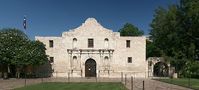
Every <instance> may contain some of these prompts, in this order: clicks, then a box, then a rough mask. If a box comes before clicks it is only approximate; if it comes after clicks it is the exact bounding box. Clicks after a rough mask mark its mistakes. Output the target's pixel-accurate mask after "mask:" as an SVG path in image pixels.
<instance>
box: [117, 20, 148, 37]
mask: <svg viewBox="0 0 199 90" xmlns="http://www.w3.org/2000/svg"><path fill="white" fill-rule="evenodd" d="M119 32H120V36H141V35H143V34H144V32H143V31H141V30H139V29H138V28H137V27H136V26H134V25H132V24H130V23H126V24H125V25H124V27H123V28H121V29H120V30H119Z"/></svg>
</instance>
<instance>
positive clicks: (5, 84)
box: [0, 78, 191, 90]
mask: <svg viewBox="0 0 199 90" xmlns="http://www.w3.org/2000/svg"><path fill="white" fill-rule="evenodd" d="M143 80H144V86H145V87H144V90H191V89H188V88H184V87H181V86H177V85H172V84H168V83H163V82H159V81H155V80H151V79H134V80H133V88H132V89H131V79H130V78H128V79H126V84H125V80H124V79H123V84H124V85H125V86H126V87H127V88H128V89H129V90H143ZM42 82H121V79H120V78H70V79H69V78H37V79H14V78H12V79H8V80H2V79H0V90H12V89H14V88H18V87H23V86H26V85H32V84H37V83H42Z"/></svg>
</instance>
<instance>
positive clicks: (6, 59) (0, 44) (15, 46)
mask: <svg viewBox="0 0 199 90" xmlns="http://www.w3.org/2000/svg"><path fill="white" fill-rule="evenodd" d="M0 48H1V49H0V63H1V64H5V65H8V66H9V65H15V66H16V67H24V66H28V65H41V64H44V63H45V62H47V55H46V53H45V50H46V48H45V45H44V44H43V43H41V42H39V41H31V40H29V39H28V37H27V36H26V34H24V33H23V32H22V31H20V30H18V29H12V28H8V29H1V30H0Z"/></svg>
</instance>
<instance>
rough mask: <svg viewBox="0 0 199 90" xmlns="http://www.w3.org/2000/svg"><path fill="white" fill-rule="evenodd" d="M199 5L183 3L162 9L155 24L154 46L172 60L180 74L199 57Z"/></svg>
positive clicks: (182, 0) (191, 0) (186, 0)
mask: <svg viewBox="0 0 199 90" xmlns="http://www.w3.org/2000/svg"><path fill="white" fill-rule="evenodd" d="M198 13H199V1H198V0H180V4H176V5H171V6H169V8H168V9H164V8H161V7H160V8H158V9H156V11H155V15H154V19H153V21H152V23H151V28H152V30H151V32H150V34H151V36H152V40H153V42H154V45H155V46H157V47H158V48H160V49H161V51H163V53H164V55H166V56H168V57H170V58H172V59H171V60H170V62H171V65H173V66H175V67H176V70H177V72H178V73H181V72H183V71H185V70H186V68H187V67H192V66H188V65H191V64H187V63H188V62H190V61H191V62H192V63H194V62H195V61H196V60H197V59H198V56H199V21H198V19H199V14H198Z"/></svg>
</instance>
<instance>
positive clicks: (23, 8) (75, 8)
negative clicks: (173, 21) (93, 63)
mask: <svg viewBox="0 0 199 90" xmlns="http://www.w3.org/2000/svg"><path fill="white" fill-rule="evenodd" d="M178 2H179V0H0V28H9V27H11V28H18V29H21V30H23V16H24V15H27V31H26V33H27V35H28V36H29V37H30V38H31V39H34V37H35V36H61V33H62V32H63V31H68V30H69V29H74V28H76V27H78V26H80V25H81V24H82V23H83V22H84V21H85V20H86V19H87V18H89V17H94V18H96V19H97V21H98V22H99V23H101V25H102V26H104V27H105V28H108V29H111V30H113V31H118V30H119V29H120V28H121V27H122V26H123V25H124V24H125V23H127V22H128V23H132V24H134V25H135V26H137V27H138V28H139V29H141V30H143V31H144V32H145V34H146V35H147V34H148V33H149V31H150V26H149V24H150V22H151V21H152V19H153V14H154V10H155V9H156V8H157V7H158V6H162V7H167V6H168V5H169V4H175V3H178Z"/></svg>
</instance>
